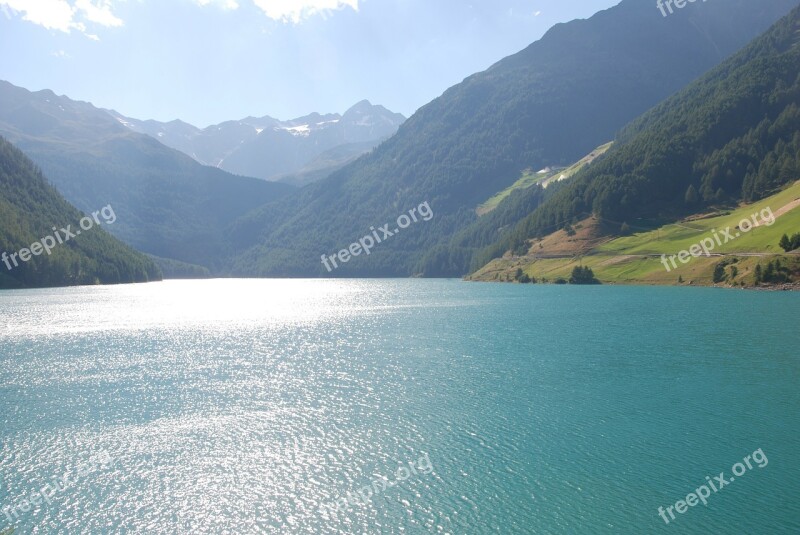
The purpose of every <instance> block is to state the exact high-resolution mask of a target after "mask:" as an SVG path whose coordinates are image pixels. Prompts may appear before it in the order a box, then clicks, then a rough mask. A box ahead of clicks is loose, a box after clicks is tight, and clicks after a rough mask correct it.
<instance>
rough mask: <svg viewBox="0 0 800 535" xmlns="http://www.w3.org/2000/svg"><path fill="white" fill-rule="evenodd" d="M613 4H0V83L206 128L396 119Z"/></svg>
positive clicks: (613, 0) (213, 0)
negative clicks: (365, 102) (556, 28)
mask: <svg viewBox="0 0 800 535" xmlns="http://www.w3.org/2000/svg"><path fill="white" fill-rule="evenodd" d="M618 1H619V0H475V1H472V2H470V1H464V0H0V49H2V51H3V53H2V55H0V79H4V80H8V81H9V82H11V83H13V84H16V85H19V86H22V87H25V88H27V89H31V90H38V89H45V88H46V89H52V90H53V91H55V92H56V93H58V94H65V95H67V96H69V97H71V98H74V99H78V100H87V101H90V102H92V103H93V104H95V105H96V106H100V107H104V108H114V109H116V110H117V111H119V112H121V113H123V114H125V115H128V116H132V117H136V118H140V119H151V118H152V119H158V120H172V119H175V118H180V119H183V120H186V121H188V122H191V123H193V124H196V125H198V126H206V125H208V124H211V123H217V122H221V121H223V120H228V119H239V118H242V117H245V116H248V115H256V116H261V115H271V116H273V117H277V118H279V119H289V118H292V117H297V116H300V115H305V114H307V113H309V112H312V111H319V112H342V111H344V110H345V109H346V108H348V107H349V106H351V105H352V104H354V103H356V102H357V101H359V100H361V99H365V98H366V99H369V100H370V101H372V102H373V103H374V104H383V105H384V106H386V107H387V108H389V109H391V110H393V111H399V112H401V113H403V114H405V115H406V116H409V115H411V114H412V113H413V112H414V111H415V110H416V109H417V108H419V107H420V106H422V105H424V104H425V103H427V102H429V101H430V100H432V99H433V98H435V97H437V96H439V95H440V94H441V93H442V92H443V91H444V90H445V89H447V88H448V87H450V86H452V85H454V84H456V83H458V82H460V81H461V80H462V79H464V78H465V77H467V76H469V75H470V74H472V73H474V72H477V71H481V70H484V69H486V68H487V67H489V66H490V65H491V64H492V63H494V62H496V61H498V60H499V59H501V58H503V57H505V56H507V55H509V54H512V53H514V52H517V51H519V50H521V49H523V48H524V47H526V46H527V45H528V44H530V43H531V42H533V41H535V40H537V39H539V38H540V37H541V36H542V35H543V34H544V32H545V31H547V29H549V28H550V27H551V26H552V25H553V24H555V23H557V22H565V21H569V20H572V19H575V18H585V17H588V16H591V15H592V14H593V13H595V12H596V11H599V10H601V9H606V8H608V7H611V6H612V5H615V4H617V3H618Z"/></svg>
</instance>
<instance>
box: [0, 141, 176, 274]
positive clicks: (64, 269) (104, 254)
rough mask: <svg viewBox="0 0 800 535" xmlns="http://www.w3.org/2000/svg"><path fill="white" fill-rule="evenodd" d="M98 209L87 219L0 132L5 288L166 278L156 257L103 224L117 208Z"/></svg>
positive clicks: (0, 242) (0, 248)
mask: <svg viewBox="0 0 800 535" xmlns="http://www.w3.org/2000/svg"><path fill="white" fill-rule="evenodd" d="M96 208H97V210H95V214H96V216H95V219H91V218H89V219H88V221H83V222H82V221H81V220H82V219H83V218H84V214H82V213H80V212H79V211H78V210H76V209H75V208H74V207H72V206H70V204H69V203H67V201H66V200H64V198H63V197H62V196H61V195H60V194H59V193H58V192H57V191H56V189H55V188H53V187H52V186H51V185H50V184H48V183H47V180H46V179H45V178H44V176H43V175H42V173H41V171H39V169H37V168H36V166H35V165H34V163H33V162H32V161H31V160H30V159H28V158H27V157H26V156H25V155H24V154H23V153H22V152H21V151H19V150H18V149H17V148H15V147H14V146H13V145H12V144H11V143H9V142H8V141H7V140H5V139H4V138H2V137H0V253H2V257H1V258H2V260H1V261H0V288H34V287H46V286H70V285H85V284H117V283H130V282H146V281H153V280H160V279H161V272H160V271H159V269H158V268H157V267H156V265H155V264H154V263H153V262H152V261H151V260H150V259H148V258H147V257H145V256H144V255H142V254H140V253H137V252H136V251H134V250H133V249H131V248H130V247H128V246H127V245H124V244H123V243H121V242H119V241H118V240H116V239H115V238H113V237H111V236H110V235H109V234H107V233H106V231H105V230H104V229H102V228H98V227H99V225H100V224H103V225H104V226H105V225H109V227H107V228H110V226H113V224H115V223H116V217H117V216H116V212H115V210H114V207H113V206H110V205H109V206H104V207H101V206H96ZM81 223H83V224H82V225H81ZM54 224H55V225H57V227H55V228H54V227H53V225H54ZM73 234H74V236H71V235H73Z"/></svg>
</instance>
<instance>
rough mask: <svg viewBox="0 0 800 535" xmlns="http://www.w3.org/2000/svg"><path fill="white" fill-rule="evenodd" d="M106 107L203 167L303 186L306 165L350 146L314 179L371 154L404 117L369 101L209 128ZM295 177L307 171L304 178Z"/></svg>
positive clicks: (126, 123)
mask: <svg viewBox="0 0 800 535" xmlns="http://www.w3.org/2000/svg"><path fill="white" fill-rule="evenodd" d="M105 111H106V112H108V113H109V114H110V115H111V116H112V117H114V118H115V119H116V120H117V121H119V122H120V124H122V125H124V126H126V127H127V128H129V129H131V130H132V131H134V132H138V133H142V134H147V135H149V136H150V137H153V138H154V139H156V140H158V141H159V142H161V143H163V144H164V145H166V146H168V147H170V148H173V149H176V150H179V151H181V152H183V153H184V154H187V155H188V156H190V157H192V158H194V159H195V160H197V161H198V162H199V163H201V164H203V165H209V166H212V167H217V168H219V169H223V170H225V171H228V172H231V173H234V174H238V175H243V176H253V177H257V178H262V179H265V180H282V181H287V182H293V183H299V184H305V183H308V182H309V181H310V179H309V178H308V176H309V169H308V167H309V166H312V164H313V162H314V160H316V159H317V158H318V157H319V156H321V155H323V154H324V153H326V152H327V153H330V152H331V151H336V149H340V150H346V149H347V148H349V149H350V150H349V152H347V154H346V155H345V156H344V157H343V158H342V159H339V160H336V161H332V162H330V164H329V166H328V167H326V168H319V167H318V166H317V167H316V168H314V171H315V173H314V175H313V177H314V179H315V180H316V179H320V178H324V177H325V176H327V174H330V173H332V172H333V171H335V170H336V169H338V167H341V166H342V165H344V164H346V163H348V162H349V161H351V160H352V159H353V158H354V157H357V156H360V155H361V154H364V153H365V152H368V151H369V150H371V149H372V148H374V147H375V146H376V145H378V144H379V143H380V142H381V141H383V140H384V139H386V138H388V137H390V136H391V135H393V134H394V133H395V132H396V131H397V128H398V127H399V126H400V125H401V124H402V123H403V122H404V121H405V117H403V116H402V115H401V114H399V113H393V112H391V111H389V110H388V109H386V108H385V107H383V106H381V105H373V104H372V103H370V102H369V100H366V99H364V100H361V101H359V102H357V103H356V104H354V105H353V106H351V107H350V108H348V109H347V110H346V111H345V112H344V113H341V114H339V113H325V114H323V113H319V112H313V113H310V114H307V115H304V116H302V117H296V118H294V119H289V120H286V121H283V120H280V119H276V118H274V117H270V116H269V115H265V116H263V117H254V116H249V117H245V118H244V119H238V120H229V121H224V122H222V123H218V124H213V125H209V126H207V127H205V128H198V127H196V126H194V125H191V124H189V123H186V122H184V121H182V120H180V119H175V120H173V121H169V122H160V121H155V120H152V119H148V120H139V119H133V118H130V117H126V116H124V115H122V114H121V113H119V112H117V111H115V110H105ZM273 146H277V148H273ZM326 169H327V173H326V172H325V171H326ZM294 175H305V179H303V178H302V177H295V176H294Z"/></svg>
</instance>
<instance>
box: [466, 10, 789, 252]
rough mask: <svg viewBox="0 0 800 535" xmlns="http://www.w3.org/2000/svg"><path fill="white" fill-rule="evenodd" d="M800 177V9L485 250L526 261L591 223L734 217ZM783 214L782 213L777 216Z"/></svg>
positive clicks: (659, 110) (641, 121)
mask: <svg viewBox="0 0 800 535" xmlns="http://www.w3.org/2000/svg"><path fill="white" fill-rule="evenodd" d="M798 178H800V7H798V8H795V9H794V10H793V11H792V12H791V13H790V14H789V15H787V16H786V17H784V18H783V19H781V20H780V21H779V22H778V23H776V24H775V25H774V26H773V27H772V28H771V29H770V30H769V31H768V32H766V33H765V34H764V35H762V36H761V37H759V38H758V39H756V40H754V41H753V42H752V43H751V44H750V45H748V46H747V47H746V48H745V49H743V50H742V51H741V52H739V53H738V54H736V55H735V56H733V57H732V58H730V59H729V60H728V61H726V62H724V63H723V64H722V65H720V66H719V67H717V68H715V69H713V70H712V71H711V72H709V73H708V74H707V75H706V76H704V77H702V78H701V79H699V80H697V81H696V82H694V83H693V84H691V85H689V86H688V87H687V88H685V89H684V90H683V91H681V92H679V93H678V94H676V95H674V96H673V97H671V98H669V99H667V100H666V101H664V102H663V103H661V104H660V105H659V106H657V107H655V108H654V109H652V110H650V111H649V112H648V113H646V114H644V115H643V116H642V117H640V118H638V119H637V120H636V121H634V122H632V123H631V124H630V125H628V126H627V127H626V128H625V129H623V130H622V132H621V133H620V135H619V136H618V140H617V143H615V145H614V147H613V148H612V149H610V150H609V151H608V153H607V154H606V156H605V157H604V158H602V159H601V160H600V161H598V162H597V163H595V164H594V165H592V166H591V167H588V168H587V169H585V170H583V171H582V172H580V173H578V174H577V175H576V176H575V177H574V179H573V180H572V181H570V182H569V183H567V184H565V185H563V186H562V187H561V188H560V190H559V191H558V192H557V193H555V194H553V195H552V197H551V198H549V199H548V200H547V201H546V202H544V203H542V205H541V206H540V207H538V208H537V209H536V210H534V211H533V213H531V214H530V215H529V216H528V217H526V218H525V219H524V220H523V221H521V222H520V223H518V224H517V225H516V228H514V229H513V231H511V232H509V233H508V235H507V236H505V237H504V238H503V239H501V240H500V241H499V242H498V243H496V244H494V245H493V246H491V247H490V248H489V249H488V250H486V251H484V253H483V258H482V260H488V259H489V258H491V257H497V256H500V255H502V254H503V253H504V252H506V251H508V250H514V251H515V252H517V253H525V252H527V247H528V240H529V239H531V238H537V237H544V236H547V235H549V234H551V233H553V232H554V231H557V230H558V229H560V228H562V227H565V226H567V225H569V224H574V223H576V222H578V221H580V220H583V219H585V218H586V217H587V216H590V215H591V216H594V217H595V219H597V220H598V223H597V224H598V225H600V224H602V223H604V222H605V223H606V225H605V228H604V229H603V230H601V231H600V233H599V234H600V235H609V234H611V235H613V234H618V233H619V232H620V227H621V226H622V225H623V224H625V225H626V226H628V227H629V226H630V225H629V224H628V223H630V224H633V223H634V221H635V222H636V225H637V226H639V227H640V228H642V227H643V228H644V229H646V228H647V225H650V226H652V227H657V226H659V225H660V224H661V223H663V222H667V221H674V220H677V219H681V218H682V217H684V216H686V215H688V214H692V213H695V212H698V211H709V210H711V211H713V210H714V209H726V208H727V209H733V208H736V207H737V206H738V205H739V204H740V203H741V202H751V201H754V200H759V199H762V198H764V197H766V196H768V195H773V194H774V193H775V192H776V191H778V190H780V189H781V188H782V187H784V186H785V185H786V184H788V183H790V182H794V181H795V180H797V179H798ZM778 208H780V207H775V209H776V210H777V209H778Z"/></svg>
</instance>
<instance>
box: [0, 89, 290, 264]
mask: <svg viewBox="0 0 800 535" xmlns="http://www.w3.org/2000/svg"><path fill="white" fill-rule="evenodd" d="M0 135H3V136H5V137H6V138H7V139H8V140H9V141H10V142H12V143H13V144H14V145H16V146H17V147H18V148H19V149H21V150H22V151H23V152H25V154H27V155H28V156H29V157H30V158H31V159H32V160H33V161H34V162H35V163H36V164H37V165H38V166H39V168H41V170H42V171H43V172H44V174H45V176H47V178H48V179H49V180H50V181H51V182H52V183H53V185H55V187H56V188H57V189H58V190H59V191H60V192H61V194H62V195H63V196H64V197H65V198H66V199H67V200H68V201H69V202H70V203H72V204H73V205H74V206H75V207H77V208H78V209H80V210H82V211H84V212H89V211H92V210H96V209H97V207H99V206H106V205H108V204H111V205H113V206H114V208H115V210H116V213H117V216H118V221H117V222H116V223H115V224H114V225H113V226H111V227H109V229H108V230H109V232H111V233H112V234H113V235H114V236H116V237H118V238H119V239H121V240H122V241H124V242H125V243H127V244H129V245H131V246H132V247H134V248H136V249H138V250H139V251H142V252H145V253H148V254H151V255H154V256H156V257H161V258H166V259H174V260H179V261H181V262H185V263H189V264H197V265H201V266H204V267H206V268H209V269H219V268H221V267H224V266H225V265H226V264H227V262H228V252H227V245H226V244H227V239H226V237H225V227H226V226H227V225H229V224H230V223H232V222H233V221H235V220H236V219H237V218H238V217H240V216H241V214H243V213H246V212H247V211H249V210H252V209H254V208H257V207H259V206H262V205H263V204H264V203H267V202H269V201H272V200H276V199H279V198H281V197H282V196H284V195H286V194H287V193H289V192H290V191H292V190H293V189H294V188H293V187H291V186H289V185H285V184H277V183H273V182H266V181H264V180H260V179H257V178H247V177H240V176H236V175H232V174H230V173H227V172H225V171H223V170H221V169H217V168H214V167H209V166H204V165H201V164H199V163H198V162H196V161H195V160H193V159H192V158H190V157H188V156H186V155H185V154H183V153H181V152H179V151H176V150H174V149H171V148H169V147H167V146H165V145H163V144H161V143H159V142H158V141H156V140H155V139H153V138H151V137H150V136H148V135H145V134H139V133H136V132H133V131H131V130H130V129H129V128H127V127H126V126H123V125H122V124H120V123H119V121H117V120H116V119H115V118H113V117H112V116H111V115H109V114H108V113H107V112H105V111H103V110H101V109H98V108H95V107H94V106H92V105H91V104H89V103H86V102H79V101H74V100H71V99H69V98H67V97H64V96H57V95H56V94H55V93H53V92H52V91H49V90H43V91H36V92H30V91H27V90H25V89H22V88H19V87H16V86H14V85H12V84H10V83H8V82H2V81H0Z"/></svg>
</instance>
